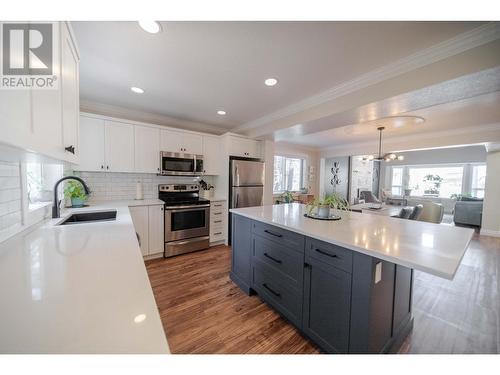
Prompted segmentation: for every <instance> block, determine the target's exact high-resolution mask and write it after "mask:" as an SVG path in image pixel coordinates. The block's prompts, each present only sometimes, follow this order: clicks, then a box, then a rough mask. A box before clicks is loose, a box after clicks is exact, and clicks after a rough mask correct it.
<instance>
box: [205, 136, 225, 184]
mask: <svg viewBox="0 0 500 375" xmlns="http://www.w3.org/2000/svg"><path fill="white" fill-rule="evenodd" d="M202 154H203V169H204V173H205V174H206V175H219V174H221V173H222V171H221V165H222V160H221V159H222V142H221V140H220V138H219V137H211V136H203V153H202Z"/></svg>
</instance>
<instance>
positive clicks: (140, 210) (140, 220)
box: [129, 206, 149, 256]
mask: <svg viewBox="0 0 500 375" xmlns="http://www.w3.org/2000/svg"><path fill="white" fill-rule="evenodd" d="M129 210H130V216H132V222H133V223H134V228H135V232H136V233H137V235H138V240H139V246H140V248H141V253H142V255H143V256H145V255H148V254H149V228H148V227H149V224H148V222H149V211H148V207H147V206H138V207H129Z"/></svg>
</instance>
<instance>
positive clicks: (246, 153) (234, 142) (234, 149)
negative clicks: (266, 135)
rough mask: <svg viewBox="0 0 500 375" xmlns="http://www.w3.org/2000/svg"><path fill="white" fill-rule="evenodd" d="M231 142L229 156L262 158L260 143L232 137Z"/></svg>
mask: <svg viewBox="0 0 500 375" xmlns="http://www.w3.org/2000/svg"><path fill="white" fill-rule="evenodd" d="M228 141H229V155H232V156H242V157H246V158H260V157H261V152H260V141H255V140H253V139H248V138H242V137H234V136H231V137H229V139H228Z"/></svg>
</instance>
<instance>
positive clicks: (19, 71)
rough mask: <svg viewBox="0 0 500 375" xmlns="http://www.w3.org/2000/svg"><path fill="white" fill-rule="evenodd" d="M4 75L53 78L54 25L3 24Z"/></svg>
mask: <svg viewBox="0 0 500 375" xmlns="http://www.w3.org/2000/svg"><path fill="white" fill-rule="evenodd" d="M2 31H3V33H2V34H3V40H2V46H3V61H2V68H3V74H4V75H52V24H50V23H6V24H3V30H2Z"/></svg>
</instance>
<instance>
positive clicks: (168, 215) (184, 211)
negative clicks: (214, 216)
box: [165, 204, 210, 242]
mask: <svg viewBox="0 0 500 375" xmlns="http://www.w3.org/2000/svg"><path fill="white" fill-rule="evenodd" d="M209 223H210V205H209V204H207V205H193V206H177V207H175V206H172V207H166V208H165V241H166V242H169V241H177V240H183V239H186V238H193V237H201V236H208V235H209V234H210V231H209Z"/></svg>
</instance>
